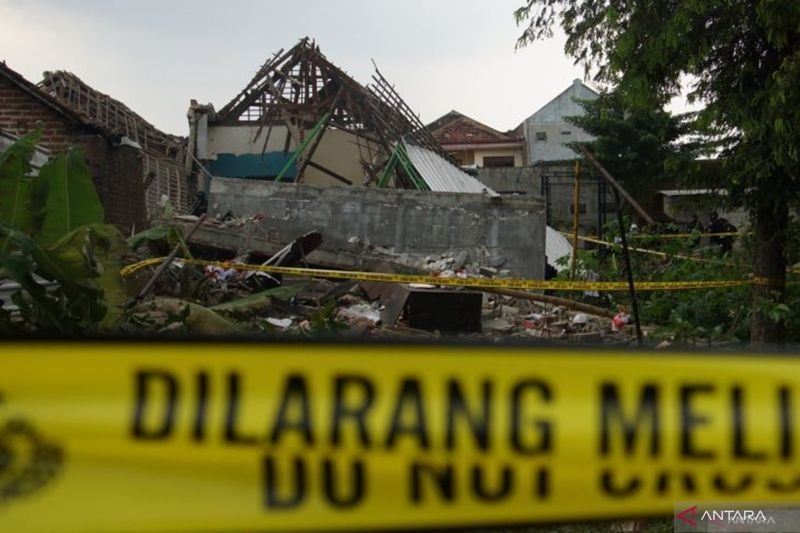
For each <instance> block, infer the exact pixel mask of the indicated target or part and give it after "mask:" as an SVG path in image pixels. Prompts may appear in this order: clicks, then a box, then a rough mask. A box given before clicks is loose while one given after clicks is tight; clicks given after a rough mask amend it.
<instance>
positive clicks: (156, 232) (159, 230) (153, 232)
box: [128, 222, 192, 257]
mask: <svg viewBox="0 0 800 533" xmlns="http://www.w3.org/2000/svg"><path fill="white" fill-rule="evenodd" d="M162 242H163V243H166V244H167V246H168V247H169V248H170V249H172V248H174V247H175V246H180V255H181V256H182V257H191V256H192V254H191V253H190V252H189V247H188V246H187V245H186V241H185V240H184V239H183V231H182V230H181V228H180V227H178V226H176V225H175V224H171V223H169V222H165V223H163V224H159V225H158V226H153V227H151V228H148V229H146V230H144V231H140V232H139V233H137V234H136V235H133V236H131V237H129V238H128V245H130V247H131V249H132V250H136V249H137V248H139V246H141V245H142V244H144V243H151V244H158V243H162Z"/></svg>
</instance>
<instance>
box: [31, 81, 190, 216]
mask: <svg viewBox="0 0 800 533" xmlns="http://www.w3.org/2000/svg"><path fill="white" fill-rule="evenodd" d="M38 87H39V89H41V90H42V91H43V92H45V93H47V94H48V95H50V96H52V97H53V98H54V99H56V100H58V101H59V102H60V103H61V104H63V105H64V106H66V107H68V108H69V109H71V110H72V111H74V112H75V113H77V114H78V115H79V116H80V117H81V118H82V120H83V121H84V122H85V123H86V124H90V125H92V126H95V127H97V128H100V129H103V130H104V131H107V132H109V133H110V134H111V135H113V136H114V137H116V138H120V139H125V140H126V143H127V144H128V145H131V146H134V147H135V148H137V149H138V150H139V156H140V159H141V180H142V186H143V188H144V194H145V206H146V212H147V217H148V220H152V219H153V218H154V217H155V216H156V215H157V214H158V212H159V210H160V204H161V201H162V197H166V198H168V199H169V201H170V202H171V203H172V205H173V206H175V207H177V208H182V209H185V208H186V207H188V205H189V203H190V198H191V197H192V194H193V192H194V191H193V190H190V187H191V183H189V182H188V181H187V179H186V170H185V169H184V160H185V157H186V155H185V153H184V146H185V143H186V140H185V139H184V138H183V137H178V136H175V135H170V134H167V133H164V132H162V131H161V130H159V129H158V128H156V127H155V126H153V125H152V124H150V123H149V122H147V121H146V120H145V119H144V118H142V117H141V116H139V115H138V114H137V113H135V112H134V111H132V110H131V109H130V108H128V106H126V105H125V104H123V103H122V102H120V101H119V100H115V99H114V98H112V97H110V96H109V95H107V94H103V93H101V92H99V91H97V90H96V89H94V88H92V87H90V86H89V85H87V84H86V83H84V82H83V81H82V80H81V79H80V78H78V76H76V75H75V74H72V73H70V72H66V71H63V70H59V71H55V72H45V73H44V78H43V79H42V81H40V82H39V84H38Z"/></svg>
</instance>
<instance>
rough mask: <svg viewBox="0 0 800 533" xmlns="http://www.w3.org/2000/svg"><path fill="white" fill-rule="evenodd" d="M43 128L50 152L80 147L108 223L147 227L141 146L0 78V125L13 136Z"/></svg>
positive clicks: (45, 141)
mask: <svg viewBox="0 0 800 533" xmlns="http://www.w3.org/2000/svg"><path fill="white" fill-rule="evenodd" d="M37 122H41V123H42V126H43V128H44V132H43V135H42V140H41V142H40V145H41V146H42V147H43V148H45V149H47V150H49V151H50V153H51V154H52V155H56V154H58V153H61V152H64V151H65V150H66V149H67V148H69V147H70V146H72V147H75V148H79V149H81V150H83V153H84V155H85V157H86V160H87V163H88V166H89V170H90V172H91V173H92V178H93V180H94V183H95V187H96V188H97V193H98V195H99V197H100V201H101V202H102V203H103V207H104V209H105V216H106V222H108V223H110V224H116V225H118V226H120V227H121V228H123V230H125V231H128V230H129V229H130V228H131V227H133V226H135V227H136V228H137V229H142V228H144V227H145V204H144V185H143V182H142V175H143V173H142V160H141V154H140V151H139V150H138V149H136V148H133V147H130V146H112V145H111V144H110V143H109V141H108V140H107V139H106V138H104V137H102V136H101V135H97V134H94V133H90V132H87V130H86V128H85V127H83V126H81V125H80V124H75V123H73V122H72V121H71V120H69V119H67V118H66V117H64V116H63V115H61V114H60V113H58V112H57V111H55V110H54V109H52V108H51V107H49V106H47V105H45V104H44V103H42V102H41V101H39V100H37V99H36V98H34V97H32V96H31V95H30V94H28V93H26V92H25V91H22V90H21V89H20V88H19V87H17V86H16V85H14V84H12V83H10V82H9V81H8V80H6V79H5V78H2V77H0V129H3V130H5V131H7V132H9V133H12V134H14V135H17V136H21V135H25V134H27V133H29V132H31V131H32V130H33V129H34V128H35V127H36V124H37Z"/></svg>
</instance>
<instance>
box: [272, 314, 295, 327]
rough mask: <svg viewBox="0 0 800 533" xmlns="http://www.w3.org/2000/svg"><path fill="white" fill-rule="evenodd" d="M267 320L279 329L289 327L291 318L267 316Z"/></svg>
mask: <svg viewBox="0 0 800 533" xmlns="http://www.w3.org/2000/svg"><path fill="white" fill-rule="evenodd" d="M267 322H268V323H269V324H272V325H273V326H275V327H276V328H280V329H289V328H290V327H291V326H292V322H293V321H292V319H291V318H272V317H270V318H267Z"/></svg>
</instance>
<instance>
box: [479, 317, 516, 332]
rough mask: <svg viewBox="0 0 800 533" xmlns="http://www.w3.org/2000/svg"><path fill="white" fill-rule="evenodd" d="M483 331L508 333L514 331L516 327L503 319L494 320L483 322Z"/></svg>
mask: <svg viewBox="0 0 800 533" xmlns="http://www.w3.org/2000/svg"><path fill="white" fill-rule="evenodd" d="M483 329H484V330H485V331H493V332H498V333H507V332H509V331H511V330H512V329H514V325H513V324H512V323H510V322H509V321H507V320H505V319H503V318H492V319H490V320H486V321H484V322H483Z"/></svg>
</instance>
